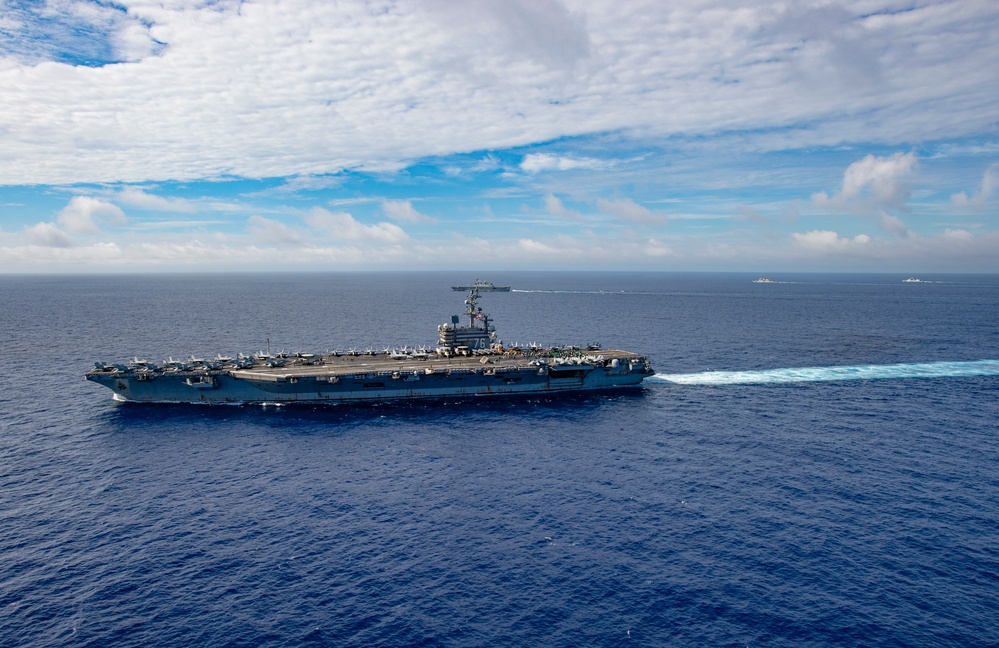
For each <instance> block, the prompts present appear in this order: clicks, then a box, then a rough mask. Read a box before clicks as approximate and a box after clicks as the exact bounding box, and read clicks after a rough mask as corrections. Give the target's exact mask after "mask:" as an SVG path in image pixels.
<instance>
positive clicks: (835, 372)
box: [652, 360, 999, 385]
mask: <svg viewBox="0 0 999 648" xmlns="http://www.w3.org/2000/svg"><path fill="white" fill-rule="evenodd" d="M965 376H999V360H972V361H967V362H916V363H911V364H893V365H857V366H852V367H801V368H792V369H766V370H763V371H704V372H701V373H689V374H663V373H658V374H656V375H655V376H652V378H653V379H659V380H665V381H667V382H671V383H676V384H680V385H761V384H778V383H796V382H819V381H830V380H885V379H891V378H960V377H965Z"/></svg>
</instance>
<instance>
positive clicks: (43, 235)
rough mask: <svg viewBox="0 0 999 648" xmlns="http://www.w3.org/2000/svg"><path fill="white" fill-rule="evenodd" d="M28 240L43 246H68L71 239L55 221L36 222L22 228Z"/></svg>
mask: <svg viewBox="0 0 999 648" xmlns="http://www.w3.org/2000/svg"><path fill="white" fill-rule="evenodd" d="M24 233H25V234H26V235H27V237H28V241H29V242H30V243H32V244H34V245H41V246H43V247H56V248H70V247H73V240H72V239H70V238H69V236H67V235H66V233H65V232H64V231H62V230H61V229H59V226H58V225H56V224H55V223H38V224H36V225H32V226H30V227H26V228H25V229H24Z"/></svg>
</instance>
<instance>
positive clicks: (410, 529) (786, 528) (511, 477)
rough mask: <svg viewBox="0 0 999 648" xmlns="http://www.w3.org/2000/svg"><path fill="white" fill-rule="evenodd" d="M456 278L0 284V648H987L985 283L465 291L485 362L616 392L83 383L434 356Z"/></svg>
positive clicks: (989, 281) (456, 301) (996, 458)
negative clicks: (564, 356) (119, 367)
mask: <svg viewBox="0 0 999 648" xmlns="http://www.w3.org/2000/svg"><path fill="white" fill-rule="evenodd" d="M471 278H473V277H471V276H469V275H468V273H467V272H462V273H417V274H401V273H384V274H316V275H292V274H289V275H259V276H248V275H234V276H212V275H205V276H181V275H176V276H136V277H122V276H116V277H9V276H8V277H0V300H2V302H0V304H2V310H0V645H3V646H64V645H65V646H108V645H115V646H147V645H155V646H178V647H179V646H299V645H316V646H416V645H419V646H538V645H546V646H610V645H634V646H796V647H797V646H827V645H847V646H996V645H999V612H997V610H999V435H997V432H999V398H997V397H999V375H997V374H999V362H996V361H997V360H999V277H996V276H956V275H947V276H939V277H923V278H924V279H927V280H930V281H927V282H926V283H920V284H905V283H902V279H903V278H904V277H903V276H895V275H775V276H773V277H772V278H774V279H777V280H778V281H779V283H775V284H754V283H752V282H751V279H753V278H754V277H752V276H748V275H737V274H715V275H699V274H638V273H634V274H632V273H625V274H589V273H519V274H515V273H509V274H500V273H496V274H494V275H491V276H488V277H483V278H485V279H489V280H492V281H494V282H495V283H508V284H511V285H513V286H514V288H515V289H516V291H515V292H511V293H508V294H487V295H485V296H484V297H483V302H482V303H483V305H484V307H485V310H487V311H488V312H490V313H491V314H492V316H493V317H494V319H495V320H496V325H497V328H498V329H499V333H500V336H501V337H502V338H503V339H504V341H506V342H508V343H509V342H514V341H519V342H521V343H527V342H533V341H537V342H541V343H550V342H562V343H569V342H575V343H588V342H600V343H602V344H603V345H604V346H605V347H618V348H625V349H629V350H634V351H641V352H645V353H647V354H649V355H650V357H651V359H652V361H653V364H654V367H655V369H656V370H657V372H658V373H659V375H658V376H656V377H654V378H651V379H649V380H647V381H646V383H645V387H644V388H643V389H641V390H633V391H626V392H617V393H606V394H588V395H571V396H568V397H564V398H525V399H510V400H495V401H493V400H475V401H471V402H461V401H455V402H432V403H421V404H404V405H381V406H358V407H349V406H339V407H336V406H334V407H311V406H299V407H290V406H289V407H281V408H273V407H270V408H261V407H208V406H141V405H138V406H137V405H127V404H126V405H122V404H116V403H114V402H112V401H111V400H110V396H111V393H110V391H108V390H106V389H104V388H102V387H99V386H97V385H95V384H92V383H88V382H85V381H84V380H83V376H82V374H83V372H84V371H86V370H87V369H88V368H90V367H91V366H92V362H93V361H94V360H103V361H114V362H121V361H125V360H127V359H129V358H131V357H132V356H139V357H145V358H148V359H150V360H160V359H163V358H165V357H167V356H173V357H175V358H177V357H187V356H188V355H190V354H192V353H193V354H196V355H200V356H213V355H215V354H216V353H218V352H222V353H229V354H235V353H236V352H254V351H257V350H260V349H262V348H264V347H265V345H267V343H268V340H269V344H270V347H271V349H272V350H278V349H285V350H287V351H297V350H309V351H325V350H326V349H328V348H334V347H340V348H348V347H350V346H357V347H360V348H363V347H366V346H374V347H377V348H382V347H384V346H386V345H389V344H391V345H402V344H410V345H413V344H415V345H419V344H427V343H433V342H434V341H435V339H434V338H435V336H436V326H437V324H439V323H442V322H445V321H448V319H449V316H450V315H451V314H452V313H459V312H461V310H462V305H461V300H462V299H463V297H462V296H461V295H460V294H458V293H453V292H451V291H450V289H449V288H448V287H449V286H450V285H451V284H452V283H457V282H467V281H469V279H471ZM983 361H986V362H983ZM988 361H991V362H988Z"/></svg>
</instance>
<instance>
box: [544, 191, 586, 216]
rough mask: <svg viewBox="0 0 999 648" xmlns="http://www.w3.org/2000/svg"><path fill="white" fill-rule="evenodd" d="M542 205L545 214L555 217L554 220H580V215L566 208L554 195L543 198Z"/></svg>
mask: <svg viewBox="0 0 999 648" xmlns="http://www.w3.org/2000/svg"><path fill="white" fill-rule="evenodd" d="M544 205H545V213H547V214H549V215H551V216H555V217H556V218H563V219H565V220H569V221H581V220H582V214H580V213H579V212H577V211H576V210H574V209H569V208H568V207H566V206H565V204H564V203H563V202H562V200H561V199H560V198H559V197H558V196H555V195H554V194H547V195H546V196H545V197H544Z"/></svg>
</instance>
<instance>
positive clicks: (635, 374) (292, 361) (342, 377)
mask: <svg viewBox="0 0 999 648" xmlns="http://www.w3.org/2000/svg"><path fill="white" fill-rule="evenodd" d="M479 283H485V282H476V284H475V285H472V286H470V287H468V298H467V299H466V300H465V305H466V307H467V310H466V311H465V315H467V316H468V323H467V324H462V323H460V318H459V317H458V316H457V315H453V316H452V317H451V321H450V322H449V323H447V324H441V325H440V326H438V327H437V333H438V338H439V340H438V346H437V347H436V348H435V349H432V350H430V349H427V348H425V347H421V348H417V349H411V348H408V347H403V348H401V349H400V348H395V349H391V348H390V349H385V350H384V351H381V352H376V351H374V350H373V349H370V348H369V349H367V350H365V351H359V350H357V349H350V350H349V351H332V352H329V353H325V354H313V353H295V354H283V353H282V354H276V355H270V354H269V353H262V352H261V353H257V354H254V355H243V354H238V355H237V356H236V357H229V356H223V355H217V356H215V358H213V359H204V358H195V357H193V356H192V357H191V358H189V359H188V360H187V361H180V360H174V359H172V358H170V359H167V360H166V361H165V362H163V363H162V364H161V365H156V364H154V363H151V362H148V361H145V360H140V359H138V358H134V359H133V360H132V361H131V362H129V363H126V364H105V363H103V362H96V363H94V368H93V369H92V370H90V371H88V372H87V373H86V374H85V377H86V379H87V380H91V381H93V382H96V383H99V384H101V385H104V386H105V387H107V388H108V389H110V390H111V391H112V392H113V393H114V399H115V400H118V401H128V402H138V403H258V404H267V403H341V402H359V401H390V400H399V399H420V398H444V397H447V398H451V397H471V396H488V395H496V394H548V393H555V392H575V391H581V390H591V389H607V388H614V387H627V386H636V385H639V384H641V382H642V380H643V379H645V378H646V377H647V376H651V375H652V374H653V373H654V372H653V370H652V366H651V365H650V363H649V360H648V358H647V357H646V356H643V355H639V354H637V353H632V352H630V351H608V350H601V349H600V347H599V346H598V345H590V346H587V347H582V348H581V347H576V346H564V347H543V346H540V345H537V344H532V345H529V346H526V347H522V346H520V345H514V346H506V347H505V346H503V344H502V342H500V341H499V340H498V339H497V337H496V329H495V327H494V326H493V325H492V322H491V320H490V318H489V316H488V315H487V314H485V313H483V312H482V307H481V306H479V305H478V300H479V298H480V297H481V295H480V292H481V291H482V290H483V288H482V287H481V286H479V285H478V284H479ZM489 285H492V284H489ZM493 289H495V290H503V288H495V287H494V288H493ZM506 290H509V288H506Z"/></svg>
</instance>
